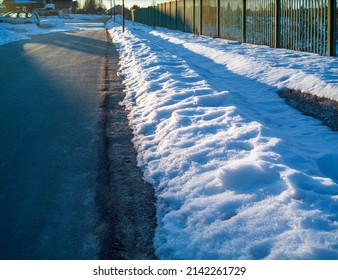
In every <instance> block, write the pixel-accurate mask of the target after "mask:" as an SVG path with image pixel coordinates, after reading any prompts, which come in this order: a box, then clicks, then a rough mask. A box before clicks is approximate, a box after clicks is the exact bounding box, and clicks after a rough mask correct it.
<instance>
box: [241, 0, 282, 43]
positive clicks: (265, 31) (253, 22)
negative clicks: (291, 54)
mask: <svg viewBox="0 0 338 280" xmlns="http://www.w3.org/2000/svg"><path fill="white" fill-rule="evenodd" d="M274 5H275V1H274V0H247V4H246V42H247V43H251V44H257V45H267V46H274V24H275V16H274V15H275V10H274V8H275V6H274Z"/></svg>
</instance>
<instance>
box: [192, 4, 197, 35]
mask: <svg viewBox="0 0 338 280" xmlns="http://www.w3.org/2000/svg"><path fill="white" fill-rule="evenodd" d="M195 1H196V0H193V1H192V5H193V6H192V33H193V34H196V10H195V8H196V3H195Z"/></svg>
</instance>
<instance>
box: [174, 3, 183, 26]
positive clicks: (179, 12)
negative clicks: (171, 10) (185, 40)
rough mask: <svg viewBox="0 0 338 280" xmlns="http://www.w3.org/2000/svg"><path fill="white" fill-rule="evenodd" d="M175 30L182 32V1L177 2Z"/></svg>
mask: <svg viewBox="0 0 338 280" xmlns="http://www.w3.org/2000/svg"><path fill="white" fill-rule="evenodd" d="M176 5H177V29H178V30H181V31H184V0H177V1H176Z"/></svg>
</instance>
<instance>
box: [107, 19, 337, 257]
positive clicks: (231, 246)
mask: <svg viewBox="0 0 338 280" xmlns="http://www.w3.org/2000/svg"><path fill="white" fill-rule="evenodd" d="M108 28H109V30H110V33H111V35H112V36H113V41H114V43H115V44H116V46H117V47H118V51H119V53H120V56H121V62H120V63H121V75H123V77H124V78H125V85H126V91H127V92H126V98H125V102H124V104H125V105H126V107H127V109H128V110H130V124H131V126H132V128H133V130H134V134H135V137H134V144H135V146H136V148H137V151H138V161H139V165H140V166H141V168H142V169H143V170H144V174H145V175H144V176H145V179H146V180H147V181H149V182H150V183H152V185H153V186H154V188H155V190H156V193H157V197H158V201H157V219H158V228H157V232H156V238H155V249H156V254H157V256H158V257H159V258H161V259H338V164H337V163H338V149H337V143H338V134H337V132H333V131H331V130H330V129H329V128H327V127H325V126H323V125H322V124H321V122H320V121H318V120H316V119H313V118H311V117H306V116H304V115H302V114H301V113H299V112H298V111H296V110H295V109H293V108H291V107H289V106H288V105H286V104H285V102H284V100H282V99H281V98H280V97H279V96H278V95H277V90H278V89H281V88H286V87H288V88H292V89H297V90H301V91H306V92H309V93H312V94H317V95H321V96H326V97H330V98H332V99H338V59H337V58H330V57H322V56H319V55H315V54H310V53H301V52H295V51H290V50H282V49H272V48H269V47H264V46H253V45H246V44H239V43H235V42H231V41H226V40H219V39H212V38H208V37H204V36H195V35H193V34H186V33H182V32H179V31H172V30H168V29H163V28H156V29H153V28H151V27H148V26H144V25H141V24H138V23H131V22H126V31H125V33H122V30H121V23H120V22H118V23H117V24H114V23H112V22H110V23H108Z"/></svg>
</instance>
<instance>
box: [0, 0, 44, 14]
mask: <svg viewBox="0 0 338 280" xmlns="http://www.w3.org/2000/svg"><path fill="white" fill-rule="evenodd" d="M2 5H4V6H6V11H22V12H31V11H33V10H34V9H37V8H43V7H44V6H45V1H44V0H4V1H3V2H2Z"/></svg>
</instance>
